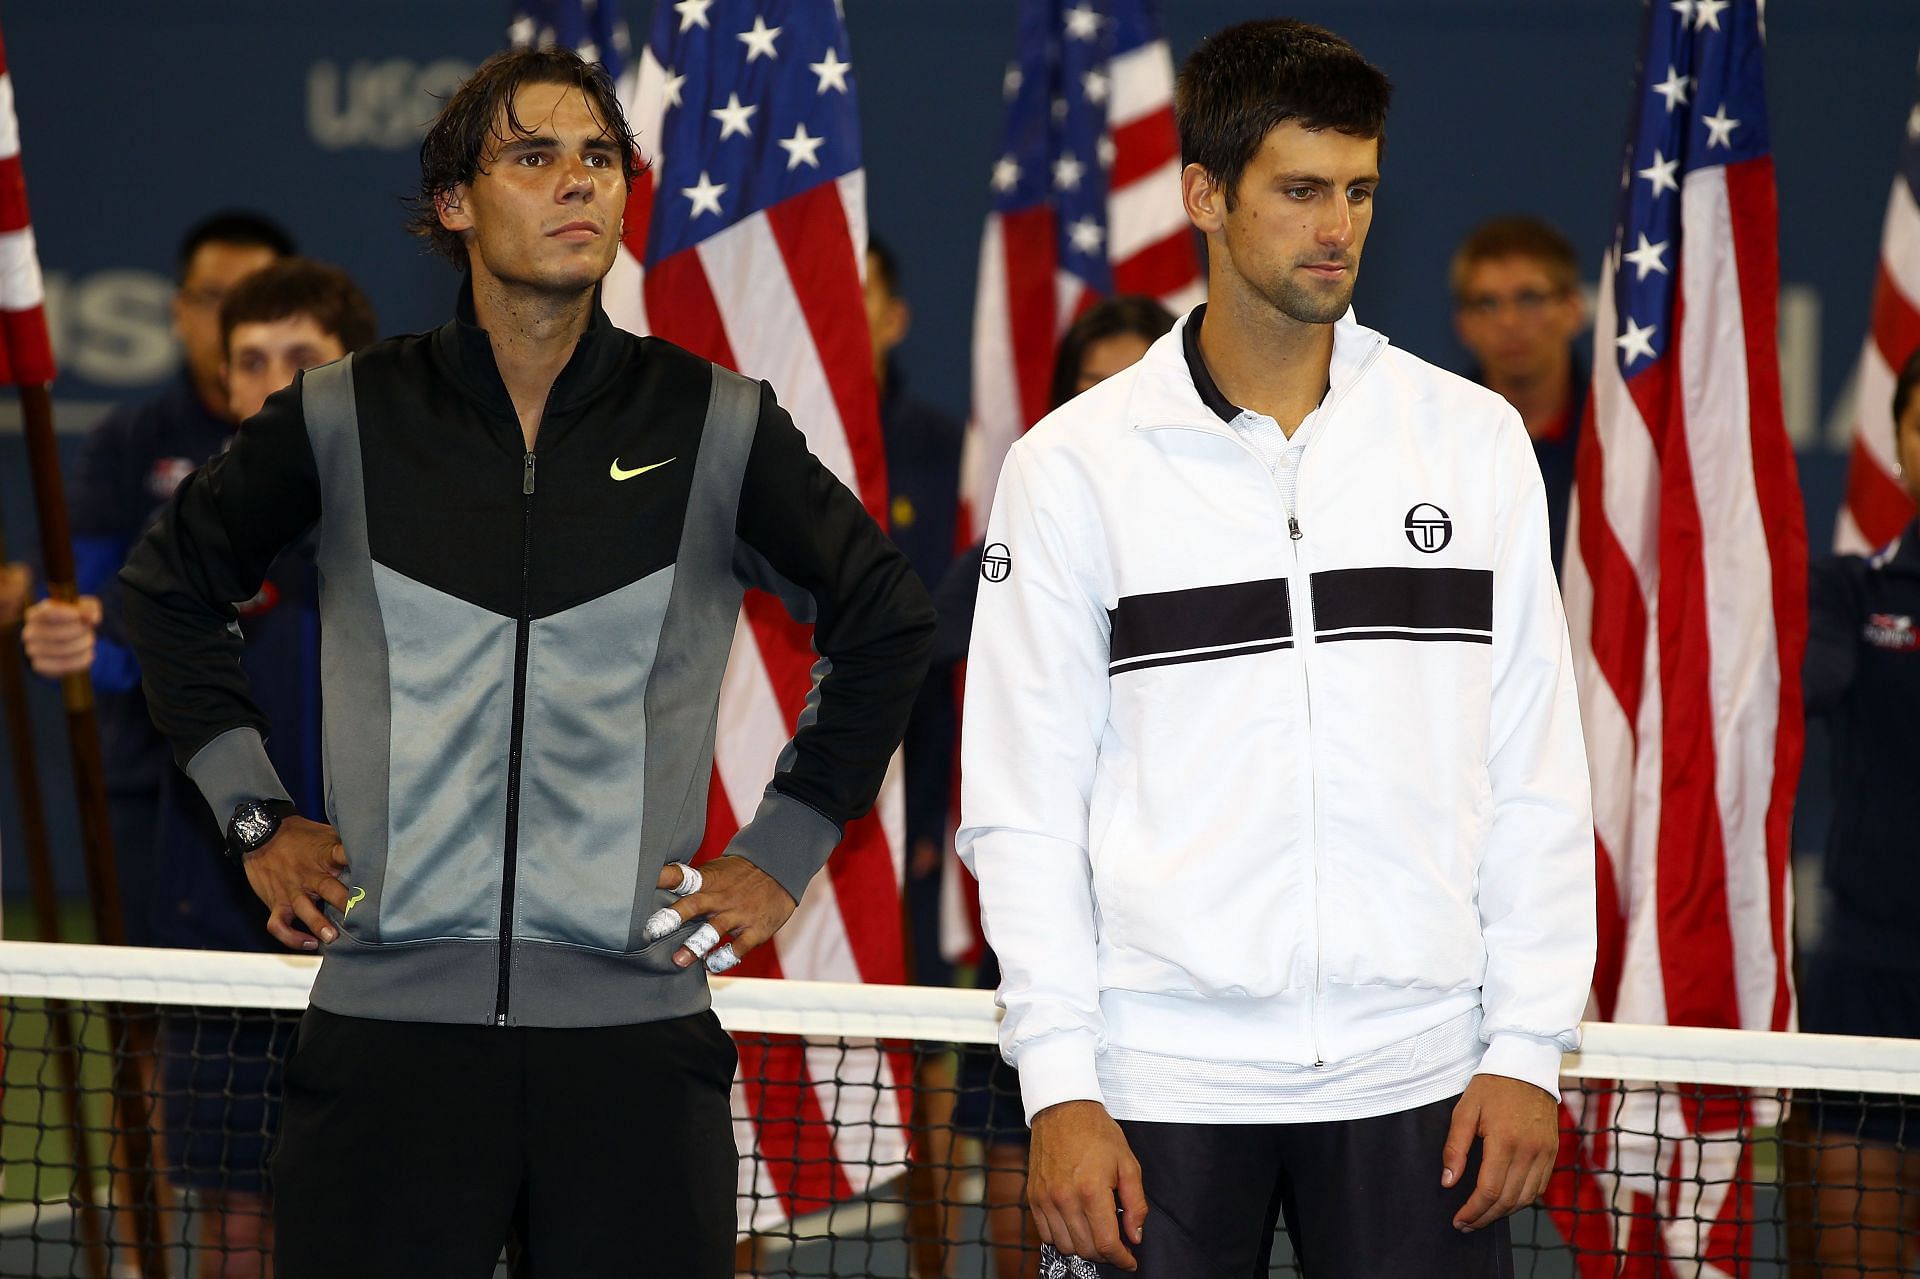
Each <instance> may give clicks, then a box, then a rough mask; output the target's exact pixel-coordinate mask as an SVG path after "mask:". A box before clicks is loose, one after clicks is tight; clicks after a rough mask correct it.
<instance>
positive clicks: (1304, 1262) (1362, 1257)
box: [1099, 1100, 1513, 1279]
mask: <svg viewBox="0 0 1920 1279" xmlns="http://www.w3.org/2000/svg"><path fill="white" fill-rule="evenodd" d="M1453 1105H1454V1103H1453V1101H1451V1100H1448V1101H1439V1102H1435V1103H1433V1104H1432V1105H1429V1106H1422V1107H1420V1108H1419V1109H1417V1110H1408V1111H1402V1112H1401V1113H1399V1114H1396V1115H1381V1116H1379V1117H1378V1118H1375V1119H1350V1120H1344V1121H1341V1122H1338V1123H1323V1124H1152V1123H1138V1122H1134V1121H1131V1120H1122V1121H1121V1124H1120V1127H1121V1128H1122V1130H1124V1131H1125V1132H1126V1134H1127V1142H1128V1144H1129V1145H1131V1146H1132V1147H1133V1153H1134V1157H1135V1158H1136V1159H1138V1160H1139V1161H1140V1171H1141V1176H1142V1178H1143V1179H1144V1181H1145V1183H1146V1192H1147V1225H1146V1240H1145V1242H1144V1243H1143V1244H1142V1245H1141V1246H1140V1247H1137V1248H1135V1249H1134V1250H1133V1255H1134V1257H1135V1259H1136V1260H1138V1261H1139V1263H1140V1269H1139V1270H1137V1271H1134V1272H1132V1277H1131V1279H1266V1274H1267V1265H1268V1258H1269V1255H1270V1254H1271V1252H1272V1250H1273V1227H1274V1221H1275V1219H1276V1218H1279V1219H1282V1220H1284V1221H1285V1223H1286V1228H1287V1237H1288V1238H1289V1239H1291V1240H1292V1241H1293V1250H1294V1253H1295V1255H1296V1256H1297V1257H1298V1258H1299V1259H1300V1263H1301V1269H1302V1270H1303V1271H1304V1272H1305V1275H1306V1279H1510V1277H1511V1276H1512V1274H1513V1244H1512V1239H1511V1233H1510V1231H1509V1229H1508V1226H1507V1223H1506V1222H1505V1221H1501V1222H1498V1223H1497V1224H1495V1225H1492V1226H1488V1227H1483V1228H1482V1229H1480V1230H1477V1231H1475V1232H1474V1233H1472V1234H1461V1233H1460V1232H1459V1231H1458V1230H1455V1229H1454V1228H1453V1215H1454V1214H1455V1213H1456V1212H1458V1211H1459V1210H1460V1206H1461V1205H1462V1204H1464V1203H1466V1201H1467V1198H1468V1196H1470V1195H1471V1194H1472V1193H1473V1184H1474V1179H1475V1178H1476V1177H1478V1176H1479V1174H1480V1154H1479V1146H1478V1145H1477V1144H1476V1145H1475V1147H1474V1152H1473V1155H1472V1157H1471V1158H1470V1159H1469V1160H1468V1163H1467V1174H1466V1176H1464V1177H1462V1178H1461V1179H1460V1182H1459V1184H1458V1185H1456V1186H1455V1187H1454V1188H1452V1189H1443V1188H1442V1187H1441V1185H1440V1148H1441V1147H1442V1146H1444V1145H1445V1144H1446V1140H1447V1125H1448V1123H1449V1122H1450V1121H1451V1120H1452V1118H1453ZM1099 1273H1100V1274H1102V1275H1111V1276H1119V1275H1121V1274H1123V1273H1124V1272H1122V1271H1119V1270H1115V1269H1111V1268H1109V1267H1104V1266H1103V1267H1101V1268H1100V1269H1099Z"/></svg>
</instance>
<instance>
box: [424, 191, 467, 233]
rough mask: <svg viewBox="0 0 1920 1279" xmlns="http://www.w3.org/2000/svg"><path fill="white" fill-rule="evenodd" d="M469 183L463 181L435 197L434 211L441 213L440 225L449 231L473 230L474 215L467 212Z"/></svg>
mask: <svg viewBox="0 0 1920 1279" xmlns="http://www.w3.org/2000/svg"><path fill="white" fill-rule="evenodd" d="M466 200H467V184H466V183H464V182H462V183H459V184H458V185H456V186H453V187H450V188H448V189H447V190H445V191H442V192H440V193H439V194H438V195H436V196H434V197H433V211H434V212H435V213H437V214H439V215H440V225H441V226H443V227H445V228H446V229H447V230H449V231H454V232H460V231H471V230H473V215H472V214H470V213H468V212H467V207H466Z"/></svg>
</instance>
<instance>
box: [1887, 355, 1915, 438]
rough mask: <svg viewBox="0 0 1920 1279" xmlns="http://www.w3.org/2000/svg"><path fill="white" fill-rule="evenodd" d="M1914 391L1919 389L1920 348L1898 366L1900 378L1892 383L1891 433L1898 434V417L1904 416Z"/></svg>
mask: <svg viewBox="0 0 1920 1279" xmlns="http://www.w3.org/2000/svg"><path fill="white" fill-rule="evenodd" d="M1915 391H1920V350H1916V351H1914V353H1913V354H1912V355H1909V356H1908V357H1907V362H1906V363H1905V364H1903V365H1901V366H1900V379H1899V381H1897V382H1895V383H1894V384H1893V433H1894V435H1895V437H1898V436H1899V434H1900V419H1901V418H1903V417H1905V416H1906V413H1907V405H1908V404H1910V403H1911V402H1912V401H1913V394H1914V392H1915Z"/></svg>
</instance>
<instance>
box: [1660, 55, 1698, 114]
mask: <svg viewBox="0 0 1920 1279" xmlns="http://www.w3.org/2000/svg"><path fill="white" fill-rule="evenodd" d="M1692 83H1693V77H1692V76H1685V75H1681V74H1680V73H1679V72H1678V71H1676V70H1675V69H1674V68H1673V67H1672V65H1671V64H1669V65H1668V67H1667V78H1666V79H1665V80H1662V81H1661V82H1660V83H1659V84H1656V85H1654V86H1653V91H1654V92H1655V93H1657V94H1659V95H1660V96H1661V97H1663V98H1665V99H1666V100H1667V114H1668V115H1672V114H1673V109H1674V108H1675V107H1677V106H1679V105H1680V104H1681V103H1683V102H1685V101H1686V100H1687V86H1688V85H1690V84H1692Z"/></svg>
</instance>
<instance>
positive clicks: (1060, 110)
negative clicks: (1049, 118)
mask: <svg viewBox="0 0 1920 1279" xmlns="http://www.w3.org/2000/svg"><path fill="white" fill-rule="evenodd" d="M1053 118H1054V119H1056V120H1064V119H1066V118H1067V100H1066V99H1065V98H1055V99H1054V100H1053Z"/></svg>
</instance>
